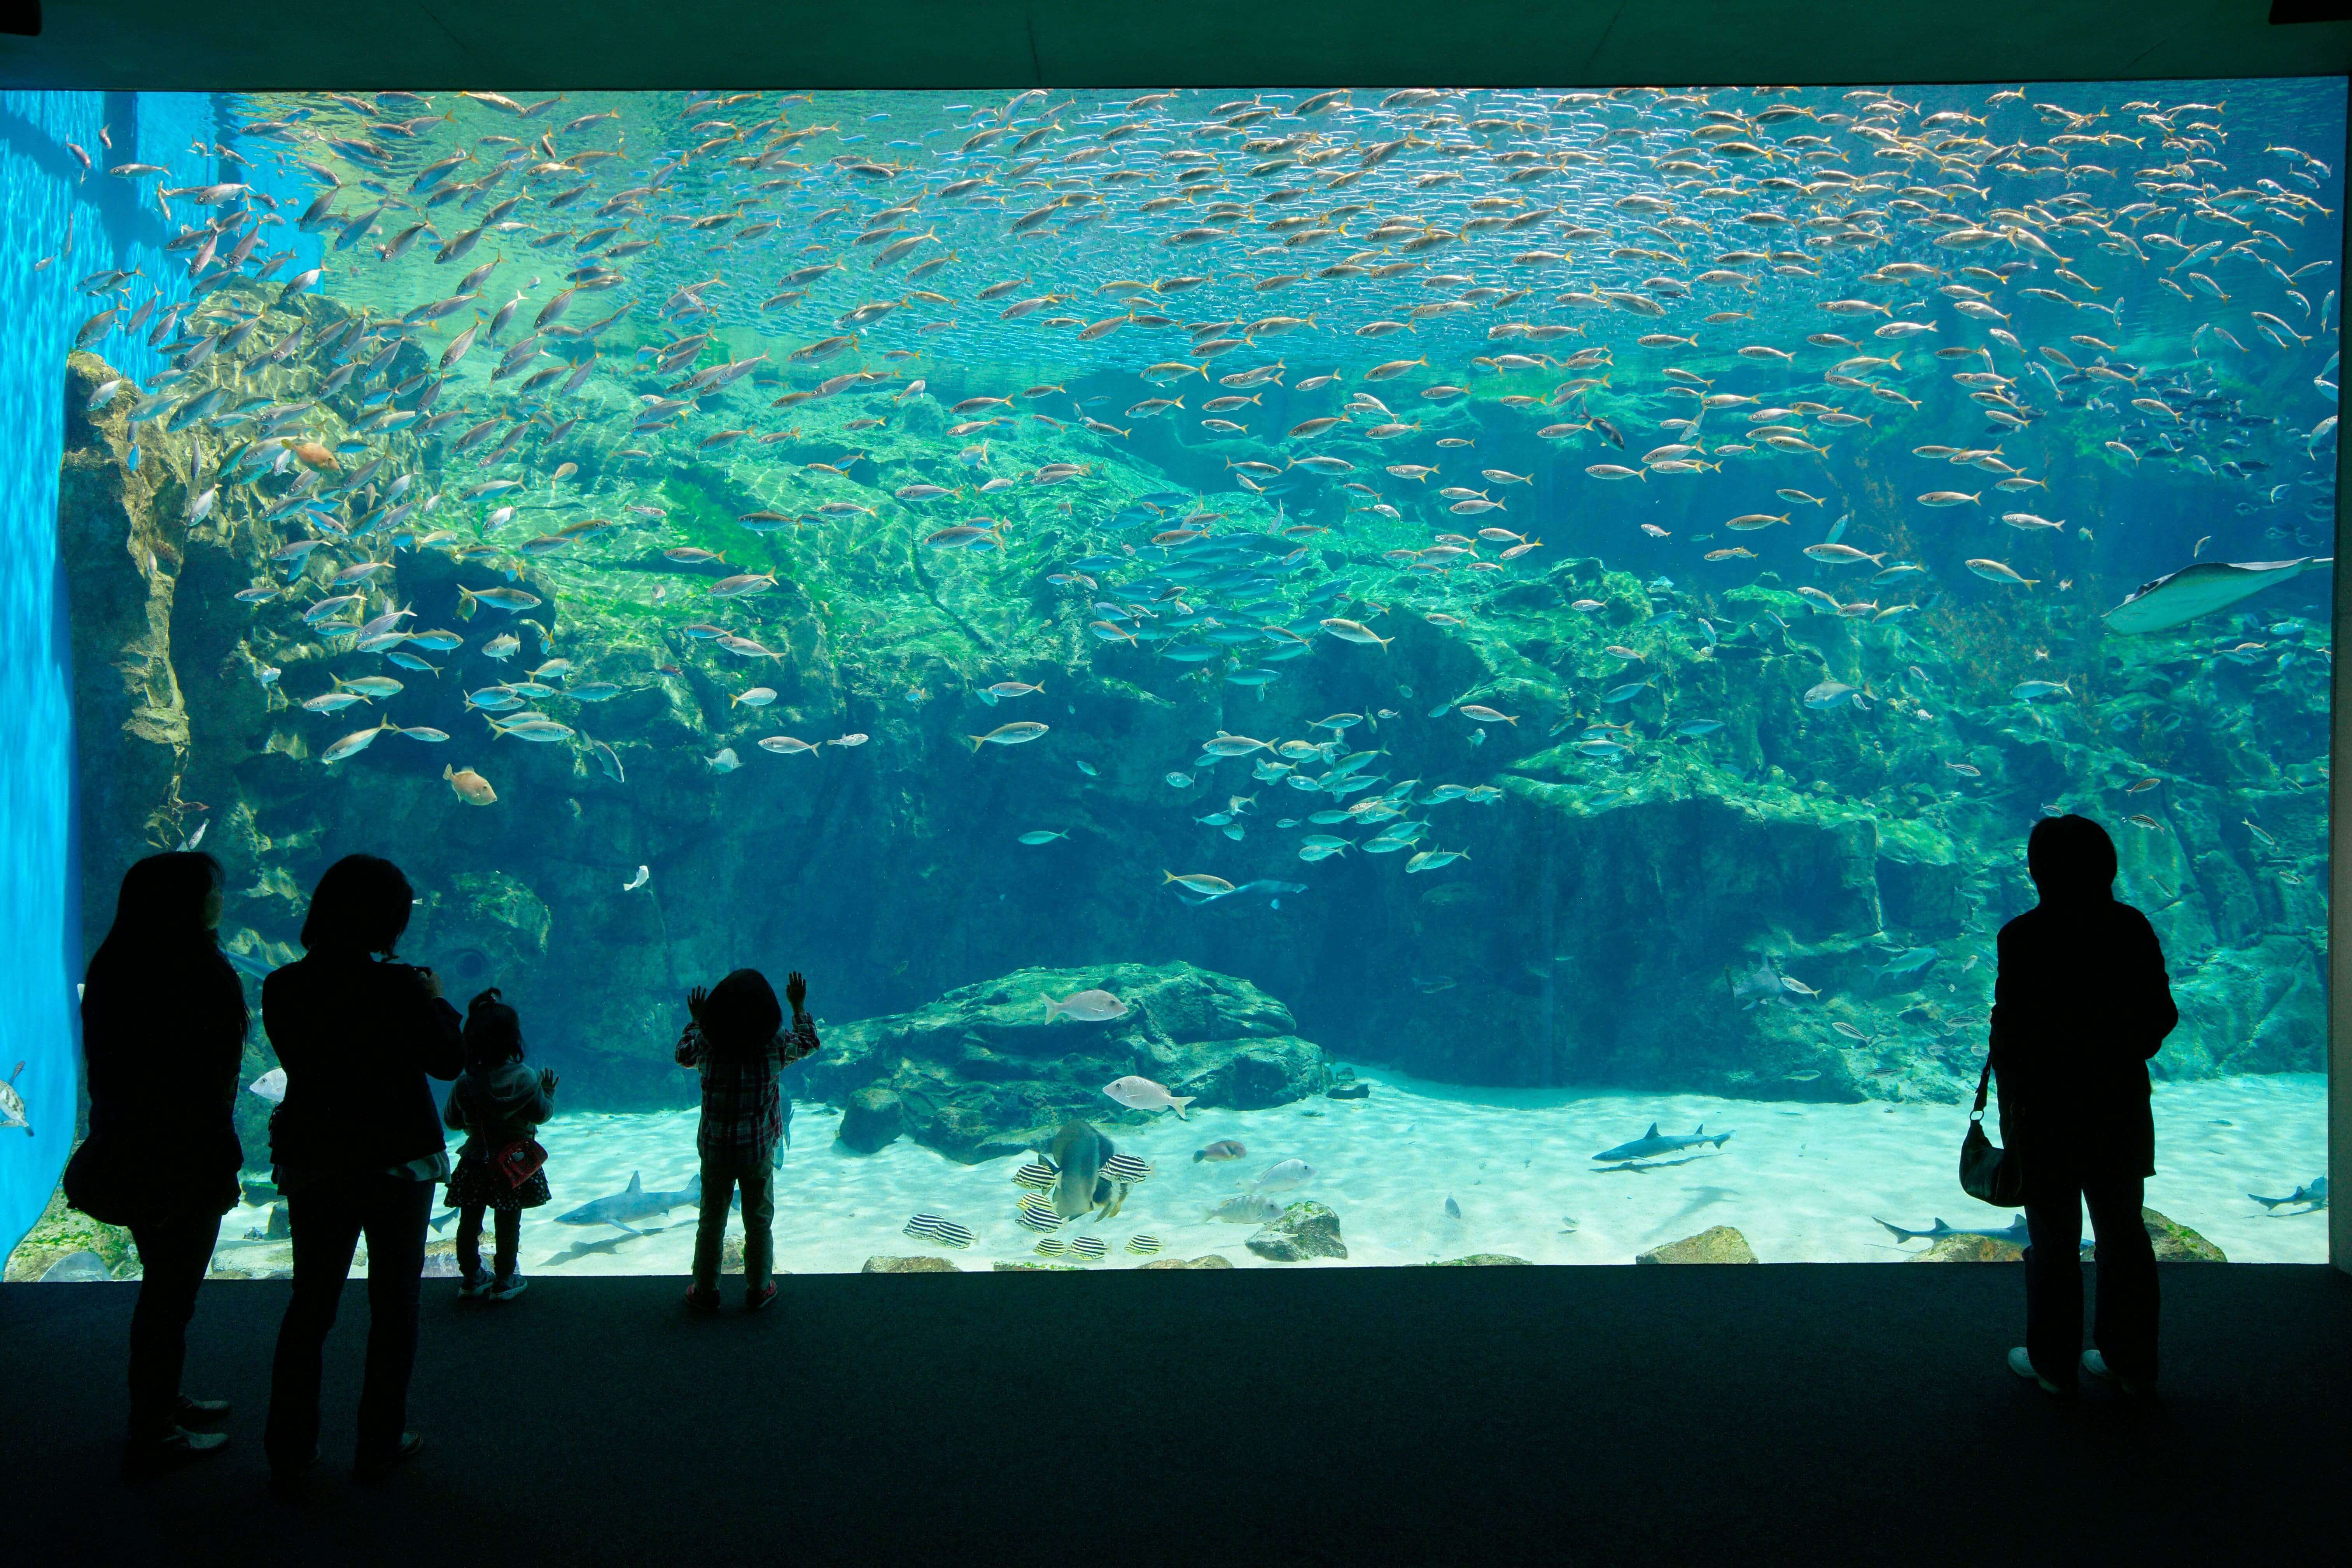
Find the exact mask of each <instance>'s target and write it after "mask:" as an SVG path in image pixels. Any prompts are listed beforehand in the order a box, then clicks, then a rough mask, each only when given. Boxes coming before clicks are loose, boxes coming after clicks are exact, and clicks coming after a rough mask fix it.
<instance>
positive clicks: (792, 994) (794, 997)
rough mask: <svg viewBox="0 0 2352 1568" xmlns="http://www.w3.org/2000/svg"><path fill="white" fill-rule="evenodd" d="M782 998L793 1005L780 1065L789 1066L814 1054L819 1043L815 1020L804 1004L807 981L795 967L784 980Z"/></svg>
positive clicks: (806, 993)
mask: <svg viewBox="0 0 2352 1568" xmlns="http://www.w3.org/2000/svg"><path fill="white" fill-rule="evenodd" d="M784 1000H786V1001H787V1002H790V1003H791V1004H792V1005H793V1024H792V1030H791V1033H790V1036H789V1037H788V1038H787V1039H786V1040H785V1042H784V1047H783V1058H782V1065H783V1066H785V1067H790V1066H792V1064H793V1063H794V1062H796V1061H799V1060H800V1059H801V1058H803V1057H808V1056H814V1054H815V1053H816V1050H817V1047H818V1046H819V1044H820V1043H821V1042H820V1041H819V1040H818V1039H817V1037H816V1020H815V1019H814V1018H812V1017H810V1016H809V1015H808V1008H807V1007H806V1006H805V1005H804V1004H805V1003H806V1002H807V1001H808V982H807V981H806V980H804V979H803V978H802V977H801V972H800V971H799V970H797V969H795V970H793V973H792V975H791V977H790V978H789V979H787V980H786V981H785V982H784Z"/></svg>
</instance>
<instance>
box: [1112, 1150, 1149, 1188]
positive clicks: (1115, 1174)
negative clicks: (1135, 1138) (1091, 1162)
mask: <svg viewBox="0 0 2352 1568" xmlns="http://www.w3.org/2000/svg"><path fill="white" fill-rule="evenodd" d="M1102 1173H1103V1175H1104V1176H1105V1177H1106V1178H1107V1179H1108V1180H1110V1181H1114V1182H1125V1183H1127V1184H1129V1186H1132V1185H1134V1184H1136V1183H1138V1182H1139V1181H1141V1180H1143V1178H1144V1177H1146V1176H1148V1175H1150V1174H1151V1162H1150V1161H1149V1160H1139V1159H1137V1158H1136V1157H1135V1156H1134V1155H1132V1154H1113V1155H1112V1156H1111V1157H1110V1158H1109V1159H1108V1160H1105V1161H1104V1162H1103V1163H1102Z"/></svg>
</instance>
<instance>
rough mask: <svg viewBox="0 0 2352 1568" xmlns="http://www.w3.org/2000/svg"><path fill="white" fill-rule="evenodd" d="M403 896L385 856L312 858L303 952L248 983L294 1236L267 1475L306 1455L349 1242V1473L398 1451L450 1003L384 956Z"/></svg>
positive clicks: (409, 1442)
mask: <svg viewBox="0 0 2352 1568" xmlns="http://www.w3.org/2000/svg"><path fill="white" fill-rule="evenodd" d="M413 901H414V895H413V894H412V893H411V891H410V889H409V886H408V879H407V878H405V877H404V876H402V875H401V874H400V868H398V867H396V866H394V865H393V863H392V862H391V861H389V860H380V859H378V858H375V857H374V856H373V855H351V856H346V857H345V858H342V859H341V860H338V861H336V862H335V863H334V864H333V865H332V866H330V867H329V868H327V873H326V875H325V876H323V877H321V878H320V879H319V887H318V890H317V891H315V892H314V893H312V894H311V895H310V914H309V916H308V918H306V919H305V920H304V921H303V922H302V946H303V948H304V950H305V952H304V956H303V957H302V958H300V959H299V960H298V961H297V962H295V963H289V964H288V965H286V966H285V967H284V968H283V969H279V970H278V971H276V972H275V973H272V974H271V975H270V976H269V978H268V980H267V981H265V982H263V984H262V987H261V1021H262V1025H263V1026H264V1027H265V1028H267V1029H268V1031H269V1043H270V1044H271V1045H272V1046H273V1047H276V1048H277V1051H278V1061H279V1063H280V1064H281V1065H282V1066H283V1067H284V1068H286V1099H285V1101H284V1103H283V1104H281V1105H279V1106H278V1112H277V1114H276V1115H274V1116H273V1117H271V1118H270V1123H269V1150H270V1155H271V1158H272V1159H273V1160H274V1161H275V1162H276V1163H277V1168H278V1190H279V1191H281V1192H283V1193H284V1194H286V1204H287V1211H288V1213H287V1217H288V1219H289V1221H290V1222H291V1224H292V1226H293V1231H294V1297H293V1300H291V1301H289V1303H288V1304H287V1307H286V1318H285V1321H284V1322H283V1323H281V1324H280V1325H279V1327H278V1355H277V1361H276V1363H275V1365H274V1366H273V1368H272V1370H271V1374H270V1385H269V1426H268V1431H267V1432H266V1433H265V1435H264V1436H263V1443H264V1445H265V1447H267V1448H268V1455H269V1464H270V1468H271V1469H272V1470H273V1471H274V1472H276V1474H277V1476H278V1479H280V1480H281V1481H282V1480H287V1479H292V1478H293V1477H295V1476H298V1475H299V1474H300V1473H301V1472H302V1471H304V1470H307V1469H309V1468H310V1466H311V1465H313V1464H315V1463H316V1462H317V1460H318V1457H319V1450H318V1444H319V1379H320V1356H321V1352H322V1351H323V1348H324V1346H325V1344H326V1339H327V1332H328V1331H329V1330H330V1329H331V1328H333V1327H334V1323H335V1309H336V1307H337V1305H338V1304H339V1303H340V1301H341V1298H342V1292H343V1281H344V1280H345V1279H346V1278H347V1277H348V1276H349V1275H350V1273H351V1267H352V1248H353V1247H354V1246H355V1245H356V1244H357V1243H358V1240H359V1237H361V1235H362V1233H364V1234H365V1235H366V1237H367V1250H368V1342H367V1374H366V1378H365V1380H364V1382H363V1383H362V1384H361V1390H360V1410H359V1447H358V1458H357V1464H356V1467H355V1468H356V1469H357V1470H358V1472H359V1473H360V1474H361V1475H362V1477H366V1476H371V1475H373V1474H376V1473H378V1472H381V1471H383V1470H384V1469H387V1468H391V1467H392V1466H393V1465H395V1464H397V1463H399V1462H400V1461H401V1460H403V1459H405V1458H409V1457H410V1456H411V1455H413V1454H415V1452H416V1451H417V1450H418V1449H419V1448H421V1447H424V1439H423V1438H421V1437H419V1436H417V1435H416V1434H415V1433H414V1432H411V1431H408V1430H407V1429H406V1427H407V1416H408V1373H409V1369H410V1368H411V1366H412V1365H413V1364H414V1363H415V1360H416V1300H417V1290H418V1285H417V1281H418V1279H419V1278H420V1277H421V1276H422V1274H423V1273H424V1268H425V1216H426V1215H427V1214H428V1213H429V1212H430V1211H431V1208H432V1204H433V1191H434V1185H435V1184H436V1183H438V1182H441V1181H444V1180H446V1178H447V1177H448V1174H449V1153H448V1148H447V1145H446V1143H444V1142H443V1141H442V1137H441V1116H440V1112H439V1110H438V1109H437V1108H436V1106H435V1104H434V1101H433V1090H432V1088H431V1086H430V1085H428V1084H427V1083H426V1082H425V1079H426V1078H427V1077H432V1078H438V1079H453V1078H455V1077H457V1069H458V1068H459V1067H460V1065H461V1053H460V1048H459V1037H460V1029H461V1020H460V1019H459V1018H458V1016H457V1008H455V1007H452V1006H451V1005H449V1004H448V1003H446V1002H445V1001H443V1000H442V999H441V983H440V981H438V980H437V979H436V978H435V977H434V974H433V972H432V971H431V970H429V969H421V968H416V967H413V966H411V965H409V964H405V963H393V962H392V953H393V947H394V944H395V943H396V942H399V940H400V933H401V932H402V931H405V930H406V929H407V928H408V911H409V906H410V904H411V903H412V902H413Z"/></svg>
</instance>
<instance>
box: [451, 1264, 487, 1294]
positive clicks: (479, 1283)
mask: <svg viewBox="0 0 2352 1568" xmlns="http://www.w3.org/2000/svg"><path fill="white" fill-rule="evenodd" d="M489 1288H490V1277H489V1276H488V1274H486V1273H484V1272H483V1271H482V1270H480V1269H478V1268H477V1269H475V1270H474V1271H473V1272H472V1273H471V1274H466V1275H461V1276H459V1277H458V1279H457V1295H458V1297H459V1299H460V1300H467V1301H470V1300H473V1299H474V1298H475V1297H477V1296H479V1295H480V1294H481V1293H482V1292H483V1291H485V1290H487V1289H489Z"/></svg>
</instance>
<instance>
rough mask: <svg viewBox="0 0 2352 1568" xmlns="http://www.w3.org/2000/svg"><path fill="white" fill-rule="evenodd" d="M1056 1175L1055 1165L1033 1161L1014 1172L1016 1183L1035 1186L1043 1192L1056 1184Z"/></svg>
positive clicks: (1014, 1181) (1035, 1188)
mask: <svg viewBox="0 0 2352 1568" xmlns="http://www.w3.org/2000/svg"><path fill="white" fill-rule="evenodd" d="M1054 1175H1055V1172H1054V1167H1053V1166H1051V1165H1041V1164H1038V1163H1035V1162H1034V1161H1032V1162H1031V1163H1028V1164H1026V1165H1024V1166H1022V1167H1021V1168H1020V1169H1019V1170H1017V1171H1015V1172H1013V1183H1014V1184H1015V1185H1018V1186H1024V1187H1030V1188H1034V1190H1036V1191H1038V1192H1041V1193H1042V1192H1044V1191H1045V1189H1046V1188H1047V1187H1050V1186H1052V1185H1053V1184H1054Z"/></svg>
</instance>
